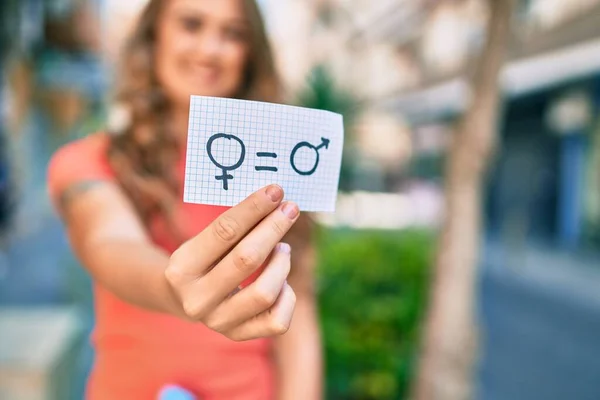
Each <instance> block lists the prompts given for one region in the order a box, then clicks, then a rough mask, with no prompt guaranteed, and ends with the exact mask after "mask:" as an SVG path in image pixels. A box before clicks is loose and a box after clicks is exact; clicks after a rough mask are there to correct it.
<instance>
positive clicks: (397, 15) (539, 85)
mask: <svg viewBox="0 0 600 400" xmlns="http://www.w3.org/2000/svg"><path fill="white" fill-rule="evenodd" d="M265 3H266V4H267V5H268V7H267V10H268V16H269V27H270V29H271V30H272V33H273V38H274V41H275V45H276V48H277V50H278V61H279V64H280V70H281V71H282V72H283V73H284V77H285V79H286V82H287V83H288V87H289V88H290V90H291V91H292V92H293V91H295V90H298V88H300V87H301V86H302V85H303V83H304V82H305V80H304V79H305V77H306V76H307V74H309V72H310V70H311V68H313V67H314V66H315V65H322V64H323V65H327V66H328V68H329V70H330V71H331V73H332V75H333V76H335V78H336V80H337V81H338V82H339V83H340V84H341V85H343V86H344V87H346V88H350V89H351V90H352V92H353V93H355V94H356V95H357V96H358V97H359V98H360V99H361V100H363V101H364V104H367V106H368V109H369V110H373V109H374V110H377V113H378V114H379V115H384V114H387V115H391V116H393V117H394V118H395V119H396V120H397V121H398V126H397V127H396V128H391V130H392V131H394V132H395V133H392V134H389V133H383V134H381V135H379V133H381V132H384V129H378V128H371V129H362V130H361V131H360V133H359V134H358V137H359V140H358V148H359V152H358V154H359V155H360V157H359V159H365V158H366V159H374V160H376V161H375V163H376V164H377V165H385V163H383V164H382V161H383V160H385V159H386V154H387V156H389V154H390V151H389V150H390V149H389V148H388V149H386V150H388V152H387V153H386V151H385V150H383V149H382V151H381V152H378V151H376V150H377V149H376V148H375V149H374V147H373V145H372V144H373V143H386V144H388V143H390V142H392V141H396V142H398V143H407V145H408V146H409V148H410V151H408V150H407V149H404V150H402V151H399V152H398V153H397V154H396V156H397V157H399V158H402V157H407V156H408V155H411V156H413V160H412V164H411V166H412V168H413V170H412V173H413V174H412V175H413V177H414V176H415V175H416V176H423V177H427V178H429V179H434V180H437V178H438V177H439V175H440V174H441V159H442V158H443V154H444V150H445V144H446V143H447V142H448V140H449V138H450V137H451V135H452V127H453V124H454V122H455V121H456V119H457V118H458V117H459V116H460V114H461V113H462V112H463V111H464V110H465V108H466V106H467V104H468V101H469V96H470V89H469V86H468V80H467V77H468V76H469V74H470V73H471V72H472V71H473V67H474V64H475V62H476V57H477V55H478V54H479V51H480V50H481V47H482V45H483V44H484V41H485V38H484V32H485V24H486V21H487V18H488V14H487V9H486V7H485V6H484V4H483V2H482V1H480V0H462V1H435V2H434V1H425V0H385V1H378V2H376V3H373V2H369V1H349V0H348V1H346V0H313V1H297V0H284V1H282V0H278V1H274V0H271V1H266V2H265ZM291 20H293V21H294V23H293V24H291V23H289V21H291ZM599 38H600V1H598V0H574V1H559V0H528V1H522V2H519V7H518V12H517V15H516V16H515V20H514V21H513V29H512V32H511V38H510V47H509V49H508V62H507V63H506V65H505V67H504V69H503V71H502V74H501V84H502V90H503V92H504V93H505V95H506V104H505V113H504V116H505V118H504V119H503V120H504V121H505V123H504V124H503V126H502V135H503V138H504V140H503V146H502V151H501V152H500V153H499V155H498V159H497V163H496V167H495V168H494V170H493V173H492V177H491V181H490V184H489V191H488V194H489V195H488V198H489V201H488V202H487V204H488V209H487V215H488V217H489V222H490V223H489V226H490V234H491V235H492V236H497V237H505V238H511V239H510V240H512V241H517V242H524V241H525V242H526V241H533V242H541V243H547V244H556V243H559V244H561V245H564V246H566V247H569V248H573V247H578V246H580V245H584V244H585V243H589V242H593V243H597V242H598V237H600V229H599V228H598V227H599V226H600V190H599V189H598V186H599V185H600V184H599V183H598V179H597V178H596V175H597V174H595V173H593V171H597V170H598V169H597V167H598V163H599V161H598V159H599V158H600V156H599V155H598V150H597V149H598V147H599V145H598V144H597V143H598V139H596V137H597V136H598V133H597V131H598V129H597V128H596V127H597V125H598V123H597V121H598V117H597V115H598V112H597V111H598V108H599V107H600V104H599V102H600V89H599V83H598V81H599V74H600V39H599ZM371 121H372V119H371ZM368 125H369V126H370V127H373V126H374V125H373V124H372V123H369V124H368ZM387 126H388V127H389V124H388V125H387ZM407 127H408V128H409V136H410V137H411V140H410V141H409V142H406V141H405V140H404V139H403V138H402V137H403V136H406V132H407ZM394 134H395V135H396V136H394ZM380 136H381V137H380ZM394 137H395V139H394ZM381 147H382V148H383V147H385V145H382V146H381ZM373 150H375V152H374V151H373ZM380 153H381V154H380ZM406 165H407V164H406V162H405V161H404V160H402V162H399V163H396V164H393V165H390V166H389V169H390V170H396V171H397V170H398V168H402V167H405V166H406ZM384 168H385V167H384ZM384 186H385V185H384ZM381 188H382V186H381V185H380V187H379V189H381ZM392 188H393V187H392ZM390 189H391V188H390V187H389V186H388V187H387V188H384V190H390ZM392 190H393V189H392Z"/></svg>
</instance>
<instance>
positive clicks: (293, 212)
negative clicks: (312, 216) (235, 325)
mask: <svg viewBox="0 0 600 400" xmlns="http://www.w3.org/2000/svg"><path fill="white" fill-rule="evenodd" d="M281 211H283V213H284V214H285V215H287V217H288V218H289V219H294V218H296V217H297V216H298V213H299V212H300V210H298V206H297V205H296V204H295V203H285V204H284V205H283V208H282V209H281Z"/></svg>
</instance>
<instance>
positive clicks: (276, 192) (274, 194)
mask: <svg viewBox="0 0 600 400" xmlns="http://www.w3.org/2000/svg"><path fill="white" fill-rule="evenodd" d="M267 196H269V198H270V199H271V200H272V201H274V202H277V201H279V200H281V198H282V197H283V190H282V189H281V188H280V187H279V186H278V185H270V186H269V187H268V188H267Z"/></svg>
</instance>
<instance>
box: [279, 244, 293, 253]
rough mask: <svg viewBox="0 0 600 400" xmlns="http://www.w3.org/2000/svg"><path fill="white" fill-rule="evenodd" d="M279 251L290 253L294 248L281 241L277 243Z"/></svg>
mask: <svg viewBox="0 0 600 400" xmlns="http://www.w3.org/2000/svg"><path fill="white" fill-rule="evenodd" d="M277 251H278V252H280V253H285V254H290V253H291V252H292V248H291V246H290V245H289V244H287V243H283V242H281V243H278V244H277Z"/></svg>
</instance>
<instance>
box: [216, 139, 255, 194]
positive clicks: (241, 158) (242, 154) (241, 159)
mask: <svg viewBox="0 0 600 400" xmlns="http://www.w3.org/2000/svg"><path fill="white" fill-rule="evenodd" d="M217 139H227V140H235V141H236V142H238V143H239V144H240V146H241V152H240V155H239V158H238V161H237V162H236V163H235V164H233V165H230V166H225V165H221V164H219V163H218V162H217V161H216V160H215V158H214V157H213V154H212V145H213V142H214V141H215V140H217ZM206 151H207V152H208V158H210V161H212V163H213V164H215V165H216V166H217V167H218V168H220V169H221V170H222V171H223V174H222V175H216V176H215V179H216V180H217V181H223V189H224V190H228V188H229V186H228V184H227V181H228V180H229V179H233V175H229V174H228V173H227V171H233V170H234V169H237V168H239V167H240V166H241V165H242V163H243V162H244V158H245V157H246V146H244V142H242V141H241V140H240V138H238V137H237V136H233V135H228V134H226V133H216V134H214V135H212V136H211V137H210V139H208V143H207V144H206Z"/></svg>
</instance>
